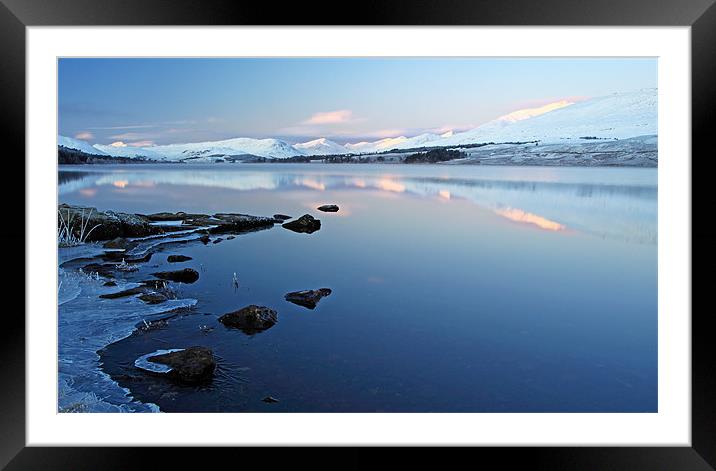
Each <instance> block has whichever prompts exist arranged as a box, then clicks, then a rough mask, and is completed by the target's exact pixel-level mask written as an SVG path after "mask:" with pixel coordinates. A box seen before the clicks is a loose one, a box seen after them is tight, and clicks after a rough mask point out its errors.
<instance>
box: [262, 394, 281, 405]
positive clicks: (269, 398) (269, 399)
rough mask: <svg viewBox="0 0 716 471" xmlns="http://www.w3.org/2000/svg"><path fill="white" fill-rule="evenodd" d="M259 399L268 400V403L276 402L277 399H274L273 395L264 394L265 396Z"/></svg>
mask: <svg viewBox="0 0 716 471" xmlns="http://www.w3.org/2000/svg"><path fill="white" fill-rule="evenodd" d="M261 400H262V401H264V402H268V403H269V404H271V403H274V402H278V399H276V398H275V397H271V396H266V397H265V398H263V399H261Z"/></svg>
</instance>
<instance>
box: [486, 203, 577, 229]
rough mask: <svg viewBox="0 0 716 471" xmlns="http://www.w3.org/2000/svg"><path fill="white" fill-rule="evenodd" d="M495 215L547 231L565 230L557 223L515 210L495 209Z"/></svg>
mask: <svg viewBox="0 0 716 471" xmlns="http://www.w3.org/2000/svg"><path fill="white" fill-rule="evenodd" d="M495 213H497V214H499V215H500V216H503V217H505V218H507V219H509V220H510V221H514V222H520V223H525V224H529V225H532V226H536V227H539V228H540V229H544V230H547V231H563V230H564V229H565V227H564V226H563V225H562V224H560V223H558V222H555V221H550V220H549V219H547V218H543V217H542V216H538V215H536V214H532V213H527V212H525V211H522V210H521V209H517V208H506V209H497V210H495Z"/></svg>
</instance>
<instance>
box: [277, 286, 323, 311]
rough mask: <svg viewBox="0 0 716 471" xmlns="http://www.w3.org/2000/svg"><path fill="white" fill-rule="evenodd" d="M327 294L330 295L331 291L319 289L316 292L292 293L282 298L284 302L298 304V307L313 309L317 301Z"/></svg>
mask: <svg viewBox="0 0 716 471" xmlns="http://www.w3.org/2000/svg"><path fill="white" fill-rule="evenodd" d="M329 294H331V290H330V289H329V288H321V289H316V290H304V291H294V292H292V293H288V294H287V295H286V296H284V298H285V299H286V301H290V302H292V303H293V304H298V305H299V306H303V307H307V308H308V309H314V308H315V307H316V304H318V301H320V300H321V298H323V297H325V296H328V295H329Z"/></svg>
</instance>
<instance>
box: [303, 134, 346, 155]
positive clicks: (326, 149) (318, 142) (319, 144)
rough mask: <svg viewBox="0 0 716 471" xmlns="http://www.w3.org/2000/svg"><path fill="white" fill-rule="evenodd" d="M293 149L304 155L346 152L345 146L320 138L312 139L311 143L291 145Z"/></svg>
mask: <svg viewBox="0 0 716 471" xmlns="http://www.w3.org/2000/svg"><path fill="white" fill-rule="evenodd" d="M293 148H294V149H298V150H299V151H301V152H302V153H303V154H306V155H335V154H345V153H347V152H348V149H346V147H345V146H342V145H340V144H338V143H337V142H333V141H331V140H328V139H326V138H325V137H322V138H320V139H314V140H312V141H308V142H303V143H299V144H294V145H293Z"/></svg>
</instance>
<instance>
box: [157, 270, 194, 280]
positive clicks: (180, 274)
mask: <svg viewBox="0 0 716 471" xmlns="http://www.w3.org/2000/svg"><path fill="white" fill-rule="evenodd" d="M152 275H153V276H156V277H157V278H160V279H162V280H169V281H178V282H180V283H194V282H195V281H196V280H198V279H199V272H197V271H196V270H194V269H192V268H185V269H183V270H175V271H160V272H156V273H152Z"/></svg>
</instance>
